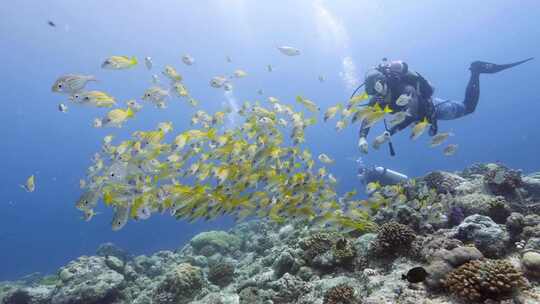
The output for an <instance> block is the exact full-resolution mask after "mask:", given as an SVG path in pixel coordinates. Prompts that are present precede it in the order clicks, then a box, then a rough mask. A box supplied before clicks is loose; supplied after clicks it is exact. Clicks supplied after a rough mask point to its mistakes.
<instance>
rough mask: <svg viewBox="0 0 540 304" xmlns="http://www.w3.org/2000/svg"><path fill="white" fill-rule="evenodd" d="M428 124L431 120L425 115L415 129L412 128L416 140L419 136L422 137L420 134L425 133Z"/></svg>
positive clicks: (412, 137) (413, 138)
mask: <svg viewBox="0 0 540 304" xmlns="http://www.w3.org/2000/svg"><path fill="white" fill-rule="evenodd" d="M428 125H429V121H428V119H427V117H424V119H423V120H422V121H420V122H418V123H417V124H416V125H415V126H414V127H413V130H412V133H411V139H412V140H415V139H417V138H418V137H420V135H422V134H423V133H424V131H425V130H426V127H427V126H428Z"/></svg>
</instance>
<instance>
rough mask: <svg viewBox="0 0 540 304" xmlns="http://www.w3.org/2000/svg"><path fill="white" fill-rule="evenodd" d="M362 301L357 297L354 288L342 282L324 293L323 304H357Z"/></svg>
mask: <svg viewBox="0 0 540 304" xmlns="http://www.w3.org/2000/svg"><path fill="white" fill-rule="evenodd" d="M355 303H358V304H359V303H360V302H359V301H357V300H356V299H355V296H354V288H352V287H350V286H348V285H346V284H340V285H337V286H334V287H332V288H330V289H329V290H328V291H327V292H326V293H325V294H324V300H323V304H355Z"/></svg>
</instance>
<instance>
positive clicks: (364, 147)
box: [358, 137, 369, 154]
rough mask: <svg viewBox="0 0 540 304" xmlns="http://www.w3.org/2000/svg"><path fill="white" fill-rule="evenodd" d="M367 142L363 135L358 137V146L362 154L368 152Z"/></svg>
mask: <svg viewBox="0 0 540 304" xmlns="http://www.w3.org/2000/svg"><path fill="white" fill-rule="evenodd" d="M368 146H369V145H368V142H367V140H366V138H365V137H360V140H358V148H359V149H360V151H361V152H362V153H364V154H367V153H368Z"/></svg>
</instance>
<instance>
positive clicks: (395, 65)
mask: <svg viewBox="0 0 540 304" xmlns="http://www.w3.org/2000/svg"><path fill="white" fill-rule="evenodd" d="M408 71H409V66H408V65H407V63H406V62H404V61H402V60H393V61H387V60H386V58H384V59H383V61H382V62H381V63H380V64H379V65H377V66H376V67H374V68H372V69H370V70H368V72H367V73H366V76H365V81H364V83H365V85H366V93H368V94H369V95H379V96H386V94H387V93H388V86H389V85H391V84H392V83H394V82H397V81H399V80H400V78H401V76H403V75H405V74H407V72H408Z"/></svg>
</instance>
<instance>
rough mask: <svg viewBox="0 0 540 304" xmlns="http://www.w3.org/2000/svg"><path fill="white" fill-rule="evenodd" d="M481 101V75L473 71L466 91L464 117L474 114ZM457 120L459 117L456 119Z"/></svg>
mask: <svg viewBox="0 0 540 304" xmlns="http://www.w3.org/2000/svg"><path fill="white" fill-rule="evenodd" d="M479 100H480V73H479V72H477V71H474V70H472V69H471V77H470V78H469V83H467V88H466V89H465V100H464V101H463V105H464V110H465V112H464V113H463V115H467V114H470V113H472V112H474V110H475V109H476V106H477V105H478V101H479ZM456 118H457V117H456Z"/></svg>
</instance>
